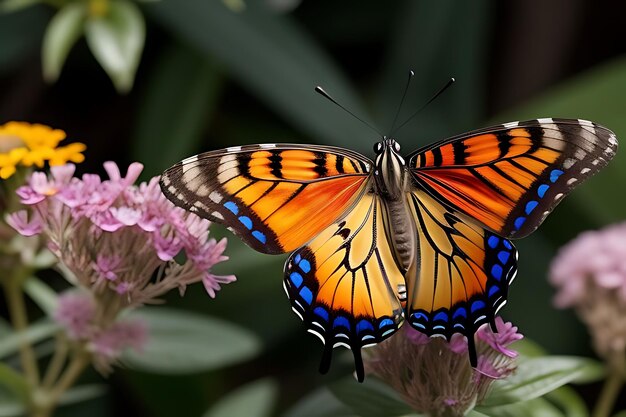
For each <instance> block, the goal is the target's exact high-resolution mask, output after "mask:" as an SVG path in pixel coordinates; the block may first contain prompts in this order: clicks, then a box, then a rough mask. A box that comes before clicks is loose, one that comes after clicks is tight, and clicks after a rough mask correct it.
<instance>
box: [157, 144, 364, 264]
mask: <svg viewBox="0 0 626 417" xmlns="http://www.w3.org/2000/svg"><path fill="white" fill-rule="evenodd" d="M370 167H371V162H370V161H369V160H368V159H366V158H365V157H363V156H360V155H359V154H357V153H356V152H351V151H348V150H344V149H341V148H335V147H330V146H304V145H273V144H268V145H251V146H243V147H234V148H228V149H225V150H221V151H213V152H207V153H204V154H200V155H196V156H193V157H191V158H187V159H185V160H184V161H182V162H180V163H178V164H176V165H174V166H173V167H171V168H170V169H168V170H167V171H165V172H164V173H163V175H162V176H161V189H162V190H163V192H164V193H165V195H166V196H167V197H168V198H169V199H170V200H171V201H172V202H174V204H176V205H178V206H181V207H183V208H186V209H188V210H190V211H192V212H194V213H196V214H198V215H199V216H201V217H204V218H207V219H209V220H211V221H215V222H218V223H224V224H226V225H228V226H229V229H231V230H232V231H233V232H234V233H235V234H236V235H238V236H239V237H240V238H241V239H242V240H243V241H244V242H245V243H246V244H248V245H249V246H251V247H252V248H253V249H256V250H258V251H259V252H263V253H274V254H276V253H285V252H289V251H292V250H294V249H296V248H298V247H300V246H302V245H304V244H305V243H306V242H308V241H310V240H311V239H312V238H313V237H315V236H316V235H317V234H319V233H320V232H321V231H322V230H324V228H326V227H327V226H328V225H329V224H330V223H332V222H333V221H334V220H335V219H337V218H338V217H339V216H341V215H342V214H343V213H344V212H346V211H347V210H348V209H349V208H350V207H351V206H352V205H353V204H354V203H355V202H356V201H357V200H358V198H359V197H360V196H361V195H362V194H363V192H364V191H365V188H366V187H365V184H366V183H367V179H368V178H369V171H370Z"/></svg>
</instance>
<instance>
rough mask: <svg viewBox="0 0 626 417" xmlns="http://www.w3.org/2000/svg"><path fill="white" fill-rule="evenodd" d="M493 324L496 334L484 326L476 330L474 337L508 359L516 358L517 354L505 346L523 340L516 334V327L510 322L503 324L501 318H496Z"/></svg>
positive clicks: (521, 336)
mask: <svg viewBox="0 0 626 417" xmlns="http://www.w3.org/2000/svg"><path fill="white" fill-rule="evenodd" d="M495 322H496V328H497V329H498V333H494V332H493V331H492V330H491V328H490V327H489V326H487V325H485V326H483V327H481V328H480V329H478V331H477V332H476V336H477V337H478V338H479V339H480V340H483V341H485V342H487V344H488V345H489V346H491V348H492V349H493V350H495V351H497V352H500V353H501V354H503V355H505V356H508V357H509V358H516V357H517V352H516V351H514V350H511V349H507V346H508V345H510V344H511V343H513V342H515V341H517V340H520V339H523V338H524V336H523V335H522V334H521V333H517V326H513V324H512V323H510V322H507V323H505V322H504V320H502V318H501V317H496V318H495Z"/></svg>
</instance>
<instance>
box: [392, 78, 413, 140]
mask: <svg viewBox="0 0 626 417" xmlns="http://www.w3.org/2000/svg"><path fill="white" fill-rule="evenodd" d="M414 75H415V73H414V72H413V71H412V70H409V77H408V79H407V80H406V85H405V86H404V92H403V93H402V99H401V100H400V104H399V105H398V110H396V115H395V117H394V118H393V123H392V124H391V131H392V132H393V131H394V129H393V128H394V127H395V126H396V122H397V121H398V116H399V115H400V110H402V105H403V104H404V99H405V98H406V92H407V91H409V85H411V80H412V79H413V76H414ZM389 136H391V135H389Z"/></svg>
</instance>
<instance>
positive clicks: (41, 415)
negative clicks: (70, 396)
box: [34, 349, 91, 417]
mask: <svg viewBox="0 0 626 417" xmlns="http://www.w3.org/2000/svg"><path fill="white" fill-rule="evenodd" d="M90 359H91V357H90V355H89V353H88V352H87V351H85V350H83V349H81V350H80V351H78V352H77V353H76V355H75V356H74V357H73V358H72V359H71V360H70V362H69V365H68V366H67V368H65V371H64V372H63V373H62V374H61V376H60V378H59V379H58V381H57V382H56V384H55V385H54V386H53V387H51V388H50V390H49V391H47V392H46V391H44V392H43V398H45V400H44V401H42V403H43V404H40V405H39V407H37V410H36V412H35V413H34V416H35V417H48V416H50V415H51V414H52V412H53V411H54V409H55V408H56V407H57V405H58V404H59V400H60V399H61V396H62V395H63V394H64V393H65V391H67V390H68V389H69V388H70V387H71V386H72V385H74V382H76V380H77V379H78V377H79V376H80V375H81V374H82V373H83V371H84V370H85V368H86V367H87V365H89V362H90Z"/></svg>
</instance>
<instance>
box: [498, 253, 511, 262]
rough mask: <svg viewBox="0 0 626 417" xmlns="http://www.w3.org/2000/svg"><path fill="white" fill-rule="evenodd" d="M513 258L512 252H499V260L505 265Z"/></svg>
mask: <svg viewBox="0 0 626 417" xmlns="http://www.w3.org/2000/svg"><path fill="white" fill-rule="evenodd" d="M510 256H511V253H510V252H507V251H504V250H501V251H500V252H498V260H499V261H500V262H501V263H502V264H503V265H504V264H505V263H507V262H508V261H509V257H510Z"/></svg>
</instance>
